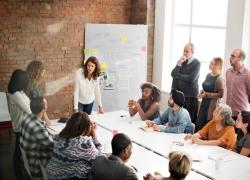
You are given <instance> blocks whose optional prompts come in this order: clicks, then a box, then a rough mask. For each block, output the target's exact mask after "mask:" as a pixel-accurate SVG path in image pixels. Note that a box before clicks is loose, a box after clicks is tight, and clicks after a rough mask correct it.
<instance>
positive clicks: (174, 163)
mask: <svg viewBox="0 0 250 180" xmlns="http://www.w3.org/2000/svg"><path fill="white" fill-rule="evenodd" d="M168 157H169V163H168V169H169V173H170V176H169V177H163V176H162V175H161V174H159V173H157V172H155V177H154V176H153V175H151V174H147V175H146V176H144V177H143V179H144V180H174V179H175V180H177V179H183V180H184V179H185V178H186V176H187V175H188V173H189V172H190V170H191V167H192V159H191V157H190V156H189V155H187V154H185V153H183V152H181V151H173V152H171V153H170V154H169V156H168Z"/></svg>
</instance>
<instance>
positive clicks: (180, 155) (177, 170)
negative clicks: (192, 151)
mask: <svg viewBox="0 0 250 180" xmlns="http://www.w3.org/2000/svg"><path fill="white" fill-rule="evenodd" d="M168 157H169V167H168V168H169V172H170V176H171V177H172V178H173V179H176V180H180V179H185V177H186V176H187V175H188V173H189V172H190V170H191V167H192V159H191V157H190V156H189V155H187V154H185V153H184V152H181V151H173V152H171V153H170V154H169V156H168Z"/></svg>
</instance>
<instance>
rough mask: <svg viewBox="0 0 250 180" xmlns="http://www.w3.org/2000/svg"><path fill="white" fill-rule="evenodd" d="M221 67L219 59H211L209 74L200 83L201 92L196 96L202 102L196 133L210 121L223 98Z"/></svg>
mask: <svg viewBox="0 0 250 180" xmlns="http://www.w3.org/2000/svg"><path fill="white" fill-rule="evenodd" d="M222 66H223V60H222V59H221V58H220V57H215V58H213V59H212V61H211V62H210V64H209V69H210V70H211V72H210V73H209V74H208V75H207V77H206V79H205V81H204V82H203V83H202V87H203V90H201V92H200V94H199V95H198V98H201V99H202V101H201V105H200V110H199V113H198V118H197V121H196V128H195V129H196V131H199V130H201V129H202V128H203V127H204V126H205V125H206V124H207V122H208V121H210V120H211V119H212V117H213V111H214V110H215V107H216V105H217V103H218V102H219V101H220V99H221V98H222V97H223V94H224V87H223V80H222V77H221V69H222Z"/></svg>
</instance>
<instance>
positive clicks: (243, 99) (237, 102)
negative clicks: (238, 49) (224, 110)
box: [226, 66, 250, 116]
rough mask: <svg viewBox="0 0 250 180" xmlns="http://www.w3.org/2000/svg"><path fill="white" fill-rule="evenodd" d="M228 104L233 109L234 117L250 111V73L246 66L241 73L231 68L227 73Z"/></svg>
mask: <svg viewBox="0 0 250 180" xmlns="http://www.w3.org/2000/svg"><path fill="white" fill-rule="evenodd" d="M226 85H227V101H226V102H227V104H228V105H229V106H230V107H231V108H232V112H233V116H237V115H238V113H240V112H241V111H242V110H250V109H249V108H250V106H249V102H248V101H249V100H248V99H249V97H250V71H249V70H248V69H246V68H245V67H244V66H243V67H241V68H240V70H239V71H235V70H234V69H233V68H229V69H228V70H227V72H226Z"/></svg>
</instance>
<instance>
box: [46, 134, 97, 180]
mask: <svg viewBox="0 0 250 180" xmlns="http://www.w3.org/2000/svg"><path fill="white" fill-rule="evenodd" d="M54 141H55V145H54V150H53V155H52V158H51V160H50V162H49V164H48V166H47V168H48V174H49V179H69V178H72V177H76V178H87V177H88V176H89V173H90V169H91V165H92V163H91V161H92V160H94V159H95V158H96V157H97V156H99V155H102V153H101V144H100V143H99V141H98V140H97V138H96V137H93V138H92V137H90V136H79V137H75V138H72V139H69V140H66V139H64V138H61V137H59V136H56V137H55V138H54Z"/></svg>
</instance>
